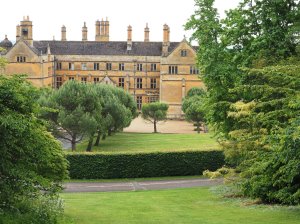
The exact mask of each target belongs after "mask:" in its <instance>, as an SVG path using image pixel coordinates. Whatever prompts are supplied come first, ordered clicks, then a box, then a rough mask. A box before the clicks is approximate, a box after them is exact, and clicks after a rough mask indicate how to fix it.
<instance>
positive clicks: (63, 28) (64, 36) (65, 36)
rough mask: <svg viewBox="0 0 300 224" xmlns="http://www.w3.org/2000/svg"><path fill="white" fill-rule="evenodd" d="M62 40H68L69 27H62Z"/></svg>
mask: <svg viewBox="0 0 300 224" xmlns="http://www.w3.org/2000/svg"><path fill="white" fill-rule="evenodd" d="M61 41H67V29H66V27H65V26H62V27H61Z"/></svg>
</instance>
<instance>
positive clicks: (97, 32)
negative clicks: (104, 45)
mask: <svg viewBox="0 0 300 224" xmlns="http://www.w3.org/2000/svg"><path fill="white" fill-rule="evenodd" d="M95 41H100V21H99V20H97V21H96V36H95Z"/></svg>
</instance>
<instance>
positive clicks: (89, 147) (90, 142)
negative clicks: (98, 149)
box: [86, 133, 94, 152]
mask: <svg viewBox="0 0 300 224" xmlns="http://www.w3.org/2000/svg"><path fill="white" fill-rule="evenodd" d="M93 140H94V133H93V134H92V135H91V136H90V138H89V144H88V146H87V148H86V151H87V152H91V151H92V146H93Z"/></svg>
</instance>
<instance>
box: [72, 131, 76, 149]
mask: <svg viewBox="0 0 300 224" xmlns="http://www.w3.org/2000/svg"><path fill="white" fill-rule="evenodd" d="M71 145H72V152H74V151H75V150H76V135H73V136H72V141H71Z"/></svg>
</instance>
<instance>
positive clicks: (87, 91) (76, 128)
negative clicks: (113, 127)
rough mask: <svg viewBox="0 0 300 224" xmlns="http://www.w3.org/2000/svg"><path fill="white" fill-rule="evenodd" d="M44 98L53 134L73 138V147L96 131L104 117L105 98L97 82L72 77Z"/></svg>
mask: <svg viewBox="0 0 300 224" xmlns="http://www.w3.org/2000/svg"><path fill="white" fill-rule="evenodd" d="M41 102H44V103H45V107H46V108H47V107H48V109H47V110H46V111H45V112H44V114H43V116H44V117H45V118H47V119H48V120H49V123H50V126H51V130H52V132H53V134H54V135H55V136H57V137H58V138H62V139H65V140H67V141H69V142H70V143H71V146H72V151H74V150H76V144H77V143H78V142H80V141H81V140H82V139H83V138H84V137H88V136H91V135H92V134H93V133H95V132H96V130H97V126H98V123H99V122H100V121H101V119H102V117H101V109H102V107H101V100H100V97H99V95H98V94H97V92H96V91H95V88H94V85H93V84H85V83H80V82H76V81H69V82H67V83H65V84H64V85H63V86H62V87H61V88H60V89H58V90H56V91H53V92H52V93H51V94H50V95H48V97H47V96H46V99H45V100H41Z"/></svg>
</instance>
